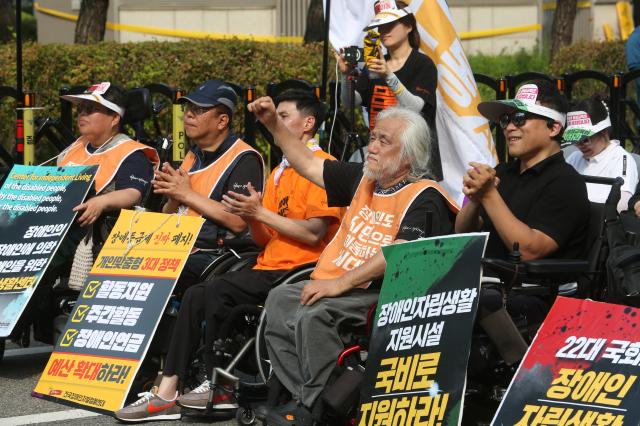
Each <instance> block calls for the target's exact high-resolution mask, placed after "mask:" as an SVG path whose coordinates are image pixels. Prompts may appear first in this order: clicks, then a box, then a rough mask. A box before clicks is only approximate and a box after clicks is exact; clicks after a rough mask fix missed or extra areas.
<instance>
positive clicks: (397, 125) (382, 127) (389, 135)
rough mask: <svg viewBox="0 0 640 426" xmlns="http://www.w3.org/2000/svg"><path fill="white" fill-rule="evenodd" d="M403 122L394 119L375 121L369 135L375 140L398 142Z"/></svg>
mask: <svg viewBox="0 0 640 426" xmlns="http://www.w3.org/2000/svg"><path fill="white" fill-rule="evenodd" d="M404 125H405V124H404V122H403V121H402V120H398V119H396V118H383V119H379V120H376V126H375V127H374V129H373V130H372V131H371V134H372V135H373V136H375V137H377V138H385V139H387V140H389V141H391V140H398V138H399V136H400V132H402V130H403V129H404Z"/></svg>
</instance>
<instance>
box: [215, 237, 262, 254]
mask: <svg viewBox="0 0 640 426" xmlns="http://www.w3.org/2000/svg"><path fill="white" fill-rule="evenodd" d="M223 246H224V247H226V248H228V249H231V250H235V251H243V252H244V251H259V250H260V248H259V247H258V246H256V243H255V242H254V241H253V240H252V239H251V238H242V237H240V238H230V239H228V240H224V244H223Z"/></svg>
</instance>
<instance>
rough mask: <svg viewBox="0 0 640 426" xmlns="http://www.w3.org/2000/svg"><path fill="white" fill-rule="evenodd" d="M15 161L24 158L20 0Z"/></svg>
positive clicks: (19, 8)
mask: <svg viewBox="0 0 640 426" xmlns="http://www.w3.org/2000/svg"><path fill="white" fill-rule="evenodd" d="M15 30H16V95H17V96H16V100H17V102H16V104H17V107H18V108H17V110H16V145H15V151H16V163H17V164H22V162H23V160H24V133H23V129H24V127H23V111H22V107H24V93H23V90H22V1H21V0H16V29H15Z"/></svg>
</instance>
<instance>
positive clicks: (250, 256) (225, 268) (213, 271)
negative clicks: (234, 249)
mask: <svg viewBox="0 0 640 426" xmlns="http://www.w3.org/2000/svg"><path fill="white" fill-rule="evenodd" d="M257 256H258V253H257V252H255V251H248V252H245V253H238V254H237V255H236V254H234V253H224V254H223V255H222V256H220V257H218V258H217V259H215V260H214V261H213V263H212V264H211V265H209V267H207V269H206V270H205V271H204V272H203V273H202V276H201V279H200V280H201V281H210V280H212V279H213V278H215V276H216V275H220V274H223V273H225V272H231V271H239V270H241V269H245V268H247V267H250V266H252V263H253V262H254V261H255V259H256V258H257Z"/></svg>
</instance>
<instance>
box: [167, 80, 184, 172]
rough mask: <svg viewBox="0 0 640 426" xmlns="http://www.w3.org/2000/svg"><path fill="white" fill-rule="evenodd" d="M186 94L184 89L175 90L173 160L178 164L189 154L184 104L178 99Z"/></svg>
mask: <svg viewBox="0 0 640 426" xmlns="http://www.w3.org/2000/svg"><path fill="white" fill-rule="evenodd" d="M184 95H185V91H184V89H175V90H174V92H173V106H172V117H173V122H172V129H173V130H172V131H173V135H172V136H173V149H172V156H171V160H172V161H173V162H174V163H176V164H180V163H182V160H184V157H185V156H186V154H187V144H186V138H185V133H184V104H183V103H180V102H178V100H179V99H180V98H181V97H183V96H184Z"/></svg>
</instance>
